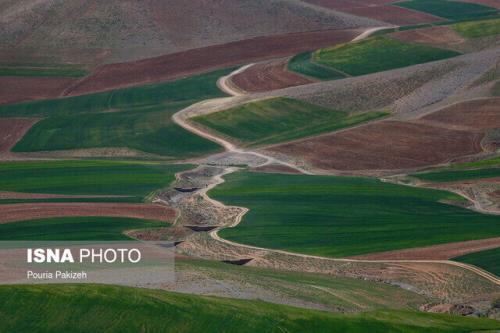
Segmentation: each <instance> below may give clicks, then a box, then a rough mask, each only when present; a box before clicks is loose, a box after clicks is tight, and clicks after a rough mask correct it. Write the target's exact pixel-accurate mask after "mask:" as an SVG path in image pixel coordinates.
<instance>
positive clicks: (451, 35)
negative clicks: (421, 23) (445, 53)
mask: <svg viewBox="0 0 500 333" xmlns="http://www.w3.org/2000/svg"><path fill="white" fill-rule="evenodd" d="M390 36H391V37H393V38H396V39H398V40H400V41H402V42H410V43H422V44H429V45H436V46H438V45H453V44H460V43H463V42H464V39H463V38H462V37H461V36H460V35H459V34H458V33H457V32H456V31H455V30H453V29H452V28H451V27H448V26H436V27H430V28H423V29H416V30H406V31H398V32H394V33H392V34H390Z"/></svg>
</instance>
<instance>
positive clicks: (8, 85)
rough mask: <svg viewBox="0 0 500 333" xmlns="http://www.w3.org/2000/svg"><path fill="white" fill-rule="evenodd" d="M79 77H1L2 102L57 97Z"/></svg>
mask: <svg viewBox="0 0 500 333" xmlns="http://www.w3.org/2000/svg"><path fill="white" fill-rule="evenodd" d="M77 80H78V79H74V78H60V77H12V76H2V77H0V87H2V89H0V104H9V103H17V102H23V101H29V100H35V99H44V98H56V97H58V96H59V95H60V94H61V93H62V92H63V91H64V89H66V88H67V87H69V86H70V85H71V84H74V83H75V82H76V81H77Z"/></svg>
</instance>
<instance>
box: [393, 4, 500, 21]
mask: <svg viewBox="0 0 500 333" xmlns="http://www.w3.org/2000/svg"><path fill="white" fill-rule="evenodd" d="M394 5H397V6H400V7H404V8H408V9H413V10H418V11H421V12H425V13H429V14H431V15H435V16H440V17H444V18H446V19H448V20H453V21H456V20H465V19H476V18H481V17H485V16H491V15H495V14H496V13H497V12H498V11H497V10H496V9H495V8H491V7H487V6H484V5H479V4H475V3H467V2H460V1H449V0H411V1H405V2H397V3H395V4H394Z"/></svg>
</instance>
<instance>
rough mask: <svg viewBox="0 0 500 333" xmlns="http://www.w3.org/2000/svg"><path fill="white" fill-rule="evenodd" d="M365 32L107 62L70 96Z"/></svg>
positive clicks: (163, 78)
mask: <svg viewBox="0 0 500 333" xmlns="http://www.w3.org/2000/svg"><path fill="white" fill-rule="evenodd" d="M361 32H362V31H361V30H356V29H349V30H323V31H314V32H304V33H294V34H285V35H275V36H268V37H258V38H253V39H247V40H242V41H238V42H232V43H228V44H223V45H216V46H209V47H204V48H199V49H193V50H188V51H185V52H180V53H175V54H169V55H165V56H160V57H156V58H150V59H145V60H140V61H135V62H127V63H119V64H111V65H104V66H102V67H100V68H98V69H97V70H96V72H95V73H94V74H93V75H91V76H89V77H87V78H85V79H84V80H82V81H81V82H79V83H78V84H76V85H75V86H73V87H72V89H70V90H69V91H67V92H66V94H67V95H79V94H85V93H89V92H94V91H104V90H110V89H116V88H121V87H127V86H133V85H139V84H145V83H153V82H160V81H167V80H172V79H175V78H180V77H184V76H187V75H193V74H196V73H202V72H206V71H209V70H213V69H217V68H223V67H228V66H234V65H238V64H243V63H247V62H253V61H259V60H265V59H271V58H277V57H285V56H290V55H294V54H296V53H299V52H303V51H308V50H314V49H317V48H321V47H325V46H328V45H332V44H338V43H343V42H348V41H350V40H352V39H353V38H354V37H356V36H357V35H359V34H360V33H361Z"/></svg>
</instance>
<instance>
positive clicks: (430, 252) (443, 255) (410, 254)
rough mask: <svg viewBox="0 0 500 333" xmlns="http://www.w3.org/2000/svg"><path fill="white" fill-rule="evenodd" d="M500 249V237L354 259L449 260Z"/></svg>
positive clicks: (381, 253) (373, 254)
mask: <svg viewBox="0 0 500 333" xmlns="http://www.w3.org/2000/svg"><path fill="white" fill-rule="evenodd" d="M497 247H500V237H497V238H488V239H481V240H473V241H466V242H456V243H448V244H440V245H434V246H427V247H421V248H415V249H405V250H399V251H387V252H379V253H372V254H365V255H361V256H355V257H352V258H353V259H367V260H447V259H451V258H455V257H459V256H462V255H465V254H467V253H473V252H479V251H484V250H489V249H494V248H497Z"/></svg>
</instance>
